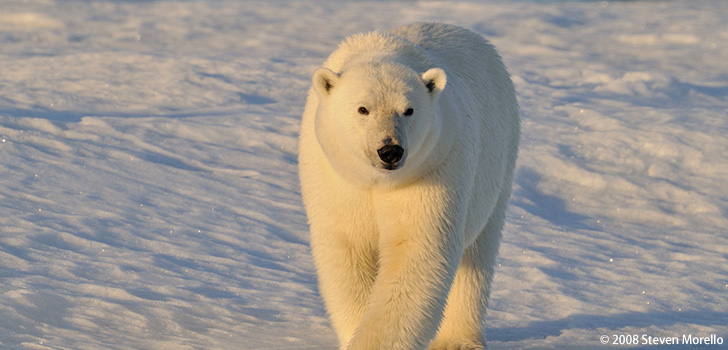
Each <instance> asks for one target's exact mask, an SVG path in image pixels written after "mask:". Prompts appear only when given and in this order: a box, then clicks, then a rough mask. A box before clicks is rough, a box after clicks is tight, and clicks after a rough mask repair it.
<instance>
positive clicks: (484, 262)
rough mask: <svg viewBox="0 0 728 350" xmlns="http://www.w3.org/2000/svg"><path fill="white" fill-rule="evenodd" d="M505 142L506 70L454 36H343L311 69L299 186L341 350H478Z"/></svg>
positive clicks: (509, 114) (511, 113) (509, 96)
mask: <svg viewBox="0 0 728 350" xmlns="http://www.w3.org/2000/svg"><path fill="white" fill-rule="evenodd" d="M428 85H429V86H428ZM361 107H364V108H365V111H366V112H367V113H365V114H362V113H360V112H362V111H364V110H360V108H361ZM409 108H412V109H413V111H414V113H413V114H412V115H411V116H405V114H406V112H407V109H409ZM518 138H519V118H518V106H517V102H516V97H515V93H514V90H513V84H512V83H511V80H510V77H509V75H508V72H507V71H506V69H505V67H504V66H503V63H502V62H501V60H500V57H499V56H498V54H497V53H496V52H495V50H494V48H493V47H492V46H491V45H490V44H489V43H488V42H487V41H485V40H484V39H482V38H481V37H480V36H478V35H476V34H474V33H472V32H470V31H468V30H466V29H463V28H459V27H455V26H451V25H445V24H427V23H421V24H413V25H409V26H404V27H400V28H397V29H394V30H392V31H390V32H385V33H382V32H373V33H368V34H360V35H355V36H353V37H351V38H349V39H347V40H346V41H345V42H344V43H342V44H341V45H340V47H339V48H338V49H337V50H336V51H334V52H333V53H332V54H331V56H330V57H329V59H328V60H327V61H326V62H325V63H324V66H323V68H320V69H319V70H317V71H316V72H315V73H314V78H313V88H312V89H311V90H310V92H309V96H308V101H307V103H306V109H305V111H304V114H303V122H302V127H301V138H300V149H299V152H300V158H299V168H300V178H301V187H302V191H301V192H302V195H303V200H304V204H305V207H306V211H307V214H308V217H309V223H310V226H311V248H312V250H313V254H314V259H315V263H316V268H317V270H318V275H319V284H320V290H321V294H322V296H323V298H324V301H325V303H326V307H327V309H328V312H329V314H330V316H331V321H332V324H333V326H334V328H335V330H336V333H337V335H338V337H339V340H340V343H341V349H346V350H362V349H366V350H379V349H382V350H384V349H386V350H410V349H427V348H428V346H429V348H430V349H481V348H484V346H485V339H484V336H483V328H482V327H483V317H484V315H485V308H486V304H487V299H488V294H489V285H490V282H491V279H492V276H493V267H494V264H495V257H496V254H497V251H498V245H499V240H500V237H501V229H502V227H503V223H504V219H505V211H506V207H507V204H508V198H509V196H510V188H511V182H512V178H513V169H514V166H515V160H516V154H517V148H518ZM388 143H393V144H398V145H400V146H401V147H402V148H403V149H404V154H403V156H402V160H400V161H399V162H398V163H397V164H396V168H395V169H392V170H388V169H387V168H386V166H385V164H383V162H382V160H381V159H380V157H379V156H378V152H377V150H378V149H380V148H381V147H382V146H383V145H386V144H388Z"/></svg>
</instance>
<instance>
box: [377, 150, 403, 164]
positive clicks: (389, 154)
mask: <svg viewBox="0 0 728 350" xmlns="http://www.w3.org/2000/svg"><path fill="white" fill-rule="evenodd" d="M377 154H379V159H381V160H382V162H385V163H387V164H390V165H394V164H395V163H397V162H399V161H400V160H401V159H402V155H404V149H403V148H402V147H400V146H399V145H385V146H384V147H382V148H380V149H378V150H377Z"/></svg>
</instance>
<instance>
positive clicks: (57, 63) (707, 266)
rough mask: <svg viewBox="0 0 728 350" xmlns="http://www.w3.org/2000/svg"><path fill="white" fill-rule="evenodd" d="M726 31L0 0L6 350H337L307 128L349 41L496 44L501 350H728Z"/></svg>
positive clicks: (294, 5)
mask: <svg viewBox="0 0 728 350" xmlns="http://www.w3.org/2000/svg"><path fill="white" fill-rule="evenodd" d="M726 16H728V2H725V1H719V0H717V1H707V0H706V1H694V2H690V1H668V2H651V1H644V2H612V1H610V2H607V1H601V2H546V3H536V2H525V1H517V2H343V3H341V2H334V1H315V0H307V1H295V2H286V1H266V2H252V1H250V2H248V1H227V0H221V1H217V0H209V1H195V0H191V1H183V0H171V1H119V2H110V1H109V2H104V1H94V0H91V1H76V0H68V1H65V0H64V1H61V0H39V1H32V2H31V1H21V0H4V1H2V2H1V3H0V161H1V162H2V165H1V166H0V348H2V349H175V350H177V349H249V350H267V349H271V350H272V349H278V350H280V349H331V350H334V349H336V347H337V344H336V339H335V336H334V333H333V331H332V329H331V327H330V325H329V323H328V320H327V317H326V314H325V311H324V308H323V304H322V302H321V300H320V297H319V295H318V292H317V287H316V276H315V272H314V268H313V264H312V260H311V257H310V250H309V247H308V232H307V225H306V218H305V215H304V213H303V208H302V205H301V200H300V194H299V189H298V180H297V174H296V171H297V168H296V158H297V149H296V148H297V137H298V128H299V125H300V115H301V113H302V110H303V104H304V100H305V97H306V91H307V89H308V87H309V85H310V76H311V74H312V72H313V71H314V70H315V69H316V68H317V67H318V66H319V65H320V64H321V63H322V62H323V60H324V58H325V57H326V56H327V55H328V54H329V53H330V52H331V51H332V50H333V49H334V48H335V47H336V45H337V44H338V43H339V42H340V41H341V40H342V39H343V38H344V37H346V36H348V35H350V34H353V33H356V32H362V31H369V30H372V29H388V28H392V27H396V26H399V25H401V24H405V23H410V22H414V21H443V22H449V23H454V24H458V25H461V26H465V27H468V28H471V29H473V30H474V31H476V32H478V33H480V34H482V35H483V36H485V37H486V38H487V39H489V40H490V41H492V42H493V43H494V44H495V45H496V47H497V48H498V49H499V51H500V53H501V54H502V56H503V58H504V60H505V62H506V64H507V66H508V67H509V69H510V71H511V73H512V75H513V78H514V81H515V83H516V88H517V92H518V95H519V99H520V103H521V109H522V118H523V137H522V147H521V153H520V158H519V163H518V170H517V175H516V180H515V184H514V191H513V197H512V200H511V209H510V213H509V216H508V223H507V225H506V229H505V233H504V242H503V245H502V249H501V254H500V258H499V266H498V268H497V275H496V277H495V281H494V290H493V294H492V298H491V303H490V309H489V316H488V321H487V324H486V334H487V337H488V339H489V346H490V348H491V349H584V348H588V349H597V348H601V347H603V348H605V349H615V348H626V347H627V346H617V345H602V344H601V343H600V341H599V337H600V336H602V335H607V336H609V337H610V338H611V339H614V338H613V336H614V335H630V334H637V335H640V336H641V335H643V334H645V335H648V336H653V337H672V336H677V337H682V335H683V334H692V335H693V336H700V337H707V336H710V335H711V334H716V335H717V336H718V337H722V339H723V341H724V343H723V345H722V346H726V344H728V263H727V262H728V231H727V229H726V228H727V227H728V186H726V185H725V182H726V179H728V137H726V134H728V64H726V63H725V61H726V57H728V44H727V43H728V25H727V24H726V21H725V18H726ZM640 340H642V338H640ZM610 341H611V340H610ZM640 346H641V348H645V349H656V348H665V349H667V348H675V346H669V345H645V344H641V345H640ZM722 346H721V345H703V346H702V348H708V349H713V348H716V349H717V348H720V347H722ZM630 348H635V347H634V346H633V347H630ZM638 348H639V347H638ZM677 348H691V347H690V346H677ZM698 348H701V347H700V346H698Z"/></svg>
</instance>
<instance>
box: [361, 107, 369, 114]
mask: <svg viewBox="0 0 728 350" xmlns="http://www.w3.org/2000/svg"><path fill="white" fill-rule="evenodd" d="M358 112H359V114H361V115H367V114H369V110H368V109H367V108H366V107H359V110H358Z"/></svg>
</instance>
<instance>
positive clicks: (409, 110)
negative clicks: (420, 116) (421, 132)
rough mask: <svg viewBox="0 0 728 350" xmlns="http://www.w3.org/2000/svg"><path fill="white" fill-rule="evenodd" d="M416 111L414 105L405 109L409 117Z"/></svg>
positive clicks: (405, 113)
mask: <svg viewBox="0 0 728 350" xmlns="http://www.w3.org/2000/svg"><path fill="white" fill-rule="evenodd" d="M414 112H415V110H414V109H413V108H412V107H410V108H407V109H405V110H404V113H403V114H404V115H406V116H408V117H409V116H411V115H412V113H414Z"/></svg>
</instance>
